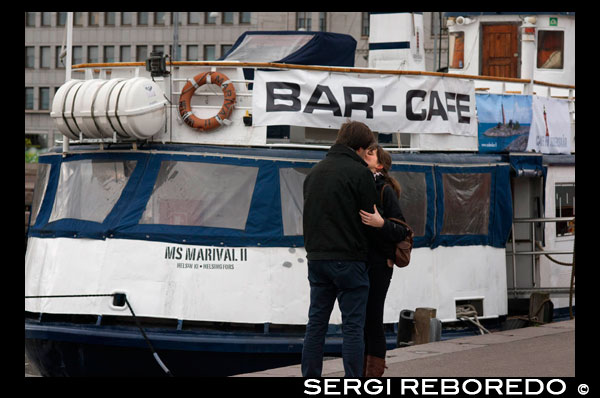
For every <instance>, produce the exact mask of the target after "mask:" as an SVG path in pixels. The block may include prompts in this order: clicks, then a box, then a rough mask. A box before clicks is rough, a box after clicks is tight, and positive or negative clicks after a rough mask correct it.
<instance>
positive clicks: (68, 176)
mask: <svg viewBox="0 0 600 398" xmlns="http://www.w3.org/2000/svg"><path fill="white" fill-rule="evenodd" d="M147 149H148V150H138V151H128V150H125V151H123V150H120V149H118V148H116V147H115V148H114V149H112V150H104V151H93V152H89V151H82V152H79V151H74V152H73V153H72V154H70V155H69V156H68V157H66V158H65V157H63V156H62V155H61V153H59V152H56V153H52V152H50V153H47V154H45V155H43V156H40V160H39V162H40V168H41V170H42V171H41V173H40V174H41V175H43V176H46V181H47V183H46V184H47V186H46V187H45V190H44V189H43V188H42V189H41V190H40V191H39V192H38V194H39V196H40V197H39V198H38V199H36V198H34V203H39V206H36V205H34V206H33V207H34V211H33V212H32V214H33V215H32V221H31V228H30V230H29V235H30V236H35V237H40V238H56V237H70V238H86V239H107V238H114V239H138V240H151V241H159V242H173V243H184V244H192V245H194V244H195V245H209V246H223V245H225V246H229V247H236V246H245V247H252V246H260V247H302V246H304V239H303V234H302V209H303V195H302V186H303V181H304V177H305V176H306V174H307V173H308V171H309V170H310V168H312V166H313V165H314V164H316V163H317V162H318V161H319V160H321V159H323V158H324V157H325V154H326V152H325V151H319V150H305V149H298V150H284V149H265V148H223V147H208V146H203V147H198V146H187V145H183V146H175V145H160V144H156V145H152V146H151V148H147ZM153 149H154V150H153ZM392 158H393V160H394V164H393V166H392V169H391V172H392V174H393V175H394V176H395V177H396V178H397V179H398V180H399V182H400V184H401V186H402V195H401V198H400V201H401V207H402V208H403V213H404V214H405V217H406V218H407V221H408V222H409V224H410V225H411V226H412V227H413V230H414V231H415V247H430V248H435V247H437V246H461V245H488V246H493V247H505V244H506V241H507V238H508V234H509V232H510V228H511V220H512V200H511V189H510V167H511V166H510V163H509V162H508V161H507V160H508V159H506V156H502V155H477V154H472V155H471V154H394V155H393V156H392ZM39 185H40V186H44V183H43V178H42V181H40V182H39ZM34 196H35V195H34ZM34 213H35V214H34Z"/></svg>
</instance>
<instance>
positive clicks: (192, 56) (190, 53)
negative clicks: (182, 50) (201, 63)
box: [187, 45, 199, 61]
mask: <svg viewBox="0 0 600 398" xmlns="http://www.w3.org/2000/svg"><path fill="white" fill-rule="evenodd" d="M187 60H188V61H198V60H199V58H198V46H197V45H189V46H187Z"/></svg>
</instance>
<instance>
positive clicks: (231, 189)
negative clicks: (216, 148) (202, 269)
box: [140, 161, 258, 230]
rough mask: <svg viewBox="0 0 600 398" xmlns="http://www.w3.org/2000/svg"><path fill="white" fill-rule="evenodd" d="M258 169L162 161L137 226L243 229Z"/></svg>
mask: <svg viewBox="0 0 600 398" xmlns="http://www.w3.org/2000/svg"><path fill="white" fill-rule="evenodd" d="M257 175H258V167H242V166H232V165H226V164H213V163H200V162H183V161H163V162H162V163H161V166H160V170H159V172H158V177H157V178H156V183H155V185H154V190H153V192H152V195H151V196H150V199H149V200H148V204H147V205H146V210H145V211H144V214H143V215H142V218H141V220H140V224H167V225H191V226H202V227H219V228H233V229H242V230H243V229H245V227H246V220H247V219H248V212H249V211H250V202H251V200H252V193H253V192H254V185H255V183H256V176H257Z"/></svg>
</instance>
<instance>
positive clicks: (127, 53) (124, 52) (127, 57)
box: [119, 46, 131, 62]
mask: <svg viewBox="0 0 600 398" xmlns="http://www.w3.org/2000/svg"><path fill="white" fill-rule="evenodd" d="M119 60H120V61H121V62H130V61H131V46H121V48H119Z"/></svg>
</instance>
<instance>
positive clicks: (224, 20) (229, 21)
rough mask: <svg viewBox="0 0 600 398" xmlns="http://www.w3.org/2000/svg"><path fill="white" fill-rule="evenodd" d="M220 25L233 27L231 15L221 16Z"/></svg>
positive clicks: (226, 13)
mask: <svg viewBox="0 0 600 398" xmlns="http://www.w3.org/2000/svg"><path fill="white" fill-rule="evenodd" d="M221 23H223V24H225V25H233V13H232V12H224V13H222V14H221Z"/></svg>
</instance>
